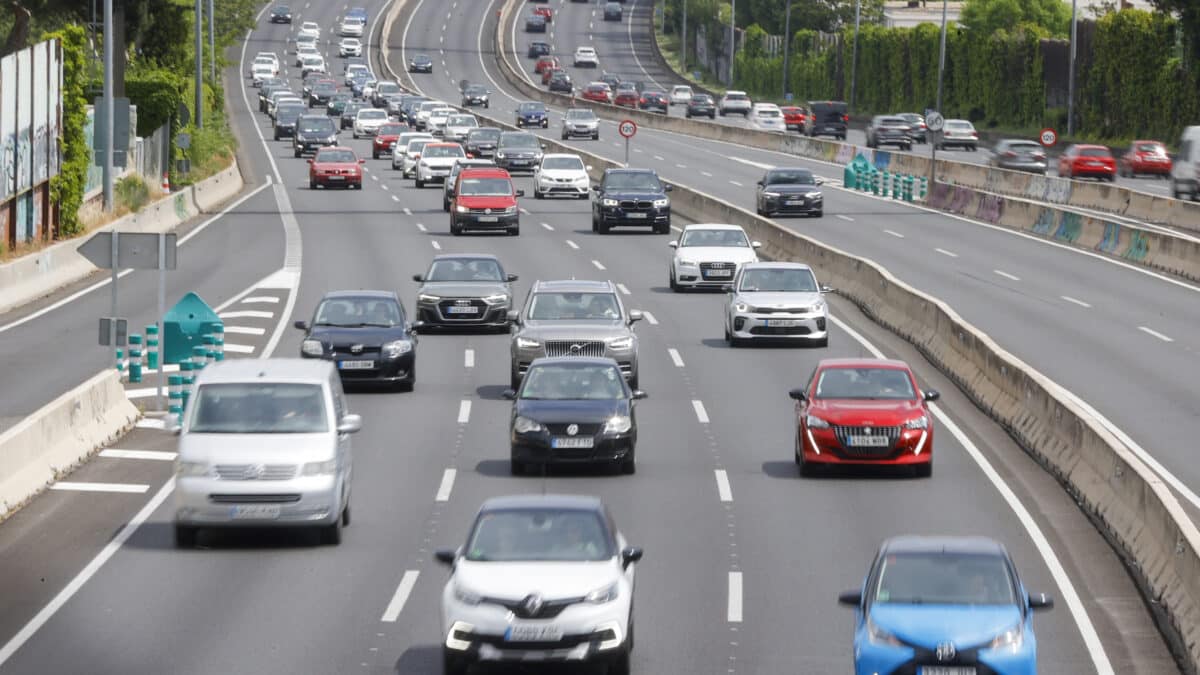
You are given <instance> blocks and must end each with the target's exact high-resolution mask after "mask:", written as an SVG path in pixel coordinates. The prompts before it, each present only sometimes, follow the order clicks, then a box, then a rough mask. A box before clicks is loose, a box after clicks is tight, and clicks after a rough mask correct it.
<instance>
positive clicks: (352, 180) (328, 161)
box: [308, 147, 367, 190]
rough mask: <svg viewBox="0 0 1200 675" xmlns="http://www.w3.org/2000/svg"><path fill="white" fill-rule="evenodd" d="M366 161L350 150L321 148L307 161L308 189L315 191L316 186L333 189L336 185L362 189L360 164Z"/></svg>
mask: <svg viewBox="0 0 1200 675" xmlns="http://www.w3.org/2000/svg"><path fill="white" fill-rule="evenodd" d="M366 161H367V160H365V159H359V158H358V155H355V154H354V151H353V150H351V149H350V148H342V147H332V148H321V149H320V150H317V154H316V155H315V156H314V157H313V158H312V159H310V160H308V187H309V188H311V189H313V190H315V189H317V186H318V185H320V186H322V187H333V186H334V185H338V186H341V187H347V188H357V189H359V190H361V189H362V167H361V166H360V165H361V164H363V163H365V162H366Z"/></svg>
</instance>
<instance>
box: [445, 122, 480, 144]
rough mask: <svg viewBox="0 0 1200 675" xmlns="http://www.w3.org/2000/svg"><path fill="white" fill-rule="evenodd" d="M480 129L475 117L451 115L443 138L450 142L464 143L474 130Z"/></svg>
mask: <svg viewBox="0 0 1200 675" xmlns="http://www.w3.org/2000/svg"><path fill="white" fill-rule="evenodd" d="M477 128H479V120H477V119H475V116H474V115H451V116H450V117H449V119H447V120H446V129H445V131H443V132H442V136H443V137H445V139H446V140H448V141H458V142H460V143H461V142H462V141H464V140H466V138H467V134H469V133H471V130H472V129H477Z"/></svg>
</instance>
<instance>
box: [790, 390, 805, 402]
mask: <svg viewBox="0 0 1200 675" xmlns="http://www.w3.org/2000/svg"><path fill="white" fill-rule="evenodd" d="M788 396H789V397H791V398H793V399H795V400H797V401H803V400H804V390H803V389H793V390H791V391H789V392H788Z"/></svg>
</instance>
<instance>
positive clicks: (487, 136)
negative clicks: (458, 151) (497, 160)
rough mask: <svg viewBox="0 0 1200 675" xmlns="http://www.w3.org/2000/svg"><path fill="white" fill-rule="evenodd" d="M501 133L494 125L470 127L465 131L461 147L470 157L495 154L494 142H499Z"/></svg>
mask: <svg viewBox="0 0 1200 675" xmlns="http://www.w3.org/2000/svg"><path fill="white" fill-rule="evenodd" d="M501 133H502V132H501V131H500V130H499V129H497V128H496V127H479V128H476V129H472V130H470V131H468V132H467V140H465V141H463V149H464V150H466V151H467V154H468V155H471V156H472V157H492V156H494V155H495V154H496V144H497V143H499V142H500V134H501Z"/></svg>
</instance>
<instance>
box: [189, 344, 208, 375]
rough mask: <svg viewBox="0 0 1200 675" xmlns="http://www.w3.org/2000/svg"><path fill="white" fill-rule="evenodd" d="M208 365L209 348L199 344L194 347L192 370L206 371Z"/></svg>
mask: <svg viewBox="0 0 1200 675" xmlns="http://www.w3.org/2000/svg"><path fill="white" fill-rule="evenodd" d="M206 365H208V348H206V347H205V346H204V345H202V344H199V345H196V346H195V347H192V370H194V371H195V370H204V366H206Z"/></svg>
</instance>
